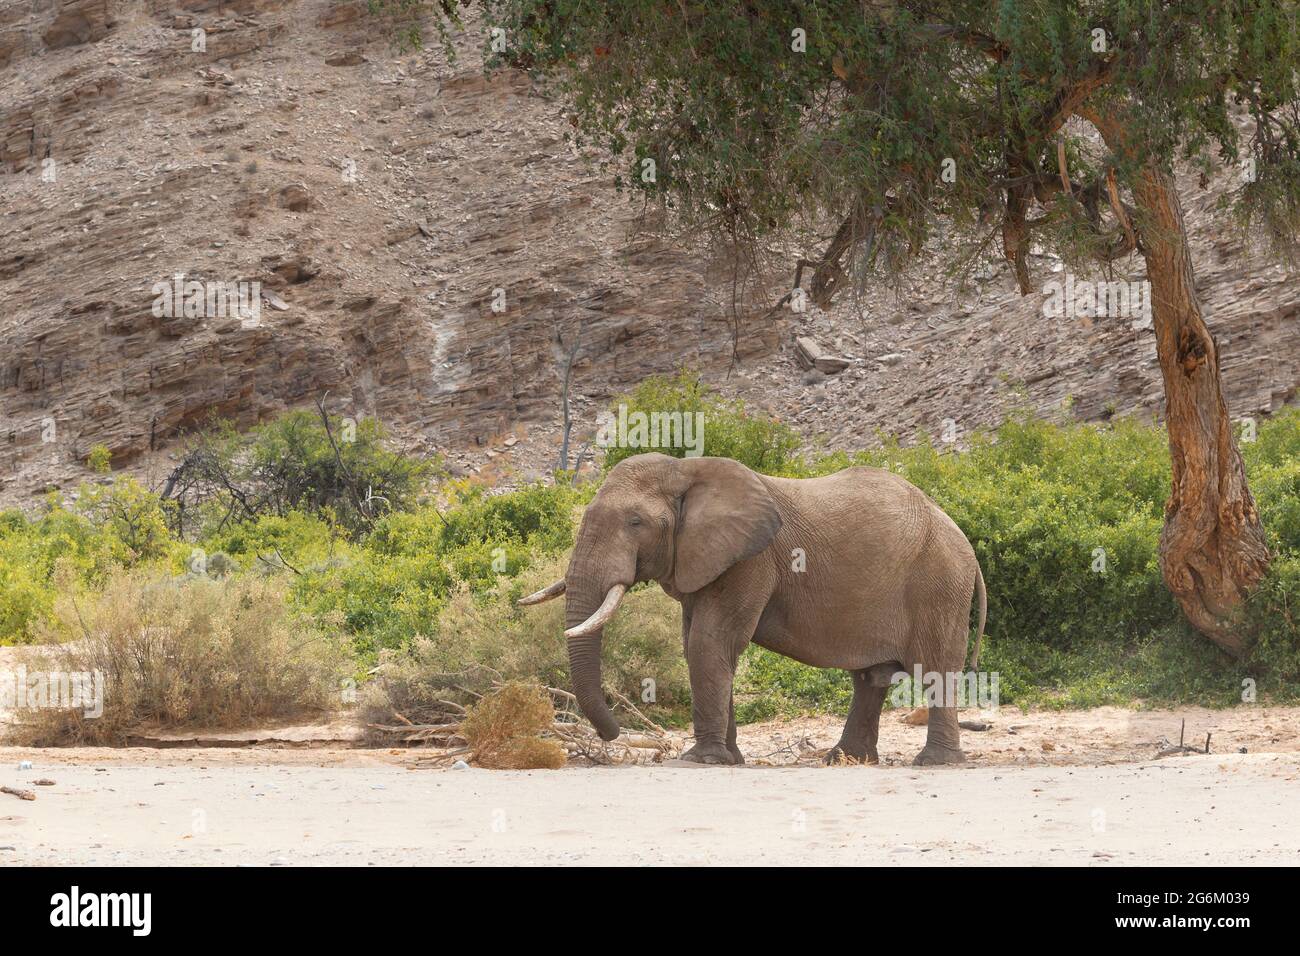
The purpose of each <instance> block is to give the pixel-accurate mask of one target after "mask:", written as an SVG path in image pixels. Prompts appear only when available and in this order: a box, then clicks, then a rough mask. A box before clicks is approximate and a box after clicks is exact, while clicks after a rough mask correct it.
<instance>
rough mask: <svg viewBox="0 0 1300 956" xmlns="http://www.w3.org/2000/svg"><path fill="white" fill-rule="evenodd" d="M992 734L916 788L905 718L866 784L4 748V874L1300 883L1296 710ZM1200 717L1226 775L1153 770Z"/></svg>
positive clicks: (777, 726) (791, 769)
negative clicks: (898, 875)
mask: <svg viewBox="0 0 1300 956" xmlns="http://www.w3.org/2000/svg"><path fill="white" fill-rule="evenodd" d="M967 719H972V720H974V719H981V716H979V715H975V714H973V713H972V714H970V715H967ZM982 719H984V720H985V721H986V722H988V723H990V728H989V729H988V730H987V731H984V732H971V731H967V732H965V733H964V734H963V737H964V741H965V746H966V749H967V752H968V754H969V756H970V758H971V759H970V763H969V764H968V765H967V766H965V767H961V768H946V767H945V768H924V769H914V768H912V767H910V766H908V765H907V764H906V763H905V762H904V761H905V760H907V759H910V757H911V755H912V754H914V753H915V752H916V750H918V749H919V748H920V746H921V743H922V741H923V739H924V734H925V730H924V728H922V727H912V726H908V725H906V724H903V723H902V722H901V721H900V716H899V715H898V714H892V713H891V714H886V716H885V718H884V721H883V723H882V732H881V756H882V763H881V765H880V766H872V767H834V768H823V767H820V766H818V765H817V759H818V754H819V753H820V752H821V751H822V750H823V749H824V748H825V747H826V746H828V745H829V744H831V743H833V742H834V740H835V739H836V736H837V732H838V725H837V724H836V722H834V721H831V720H826V719H809V720H802V721H793V722H786V723H770V724H760V725H754V726H751V727H747V728H744V729H743V731H742V735H741V741H740V743H741V747H742V749H743V750H745V751H746V753H747V755H748V756H749V759H750V765H749V766H746V767H743V768H695V767H690V766H685V767H680V766H674V765H671V764H670V765H662V766H639V767H570V768H567V769H564V770H559V771H533V772H504V771H489V770H480V769H469V770H452V769H446V767H445V765H441V766H440V765H438V764H437V763H436V762H435V761H434V760H433V759H431V758H432V754H430V753H429V752H428V751H414V750H405V749H393V750H368V749H358V748H356V747H353V746H348V745H346V744H340V743H338V742H337V739H336V738H338V737H340V736H345V735H346V734H345V733H344V732H340V728H339V725H333V726H332V727H331V728H325V729H318V730H317V732H316V734H315V737H316V739H315V742H314V744H313V739H312V738H313V734H312V733H311V732H309V731H308V730H304V729H303V728H281V729H279V730H276V731H268V730H260V731H257V732H251V733H249V734H248V735H247V736H248V737H250V738H251V739H256V740H259V741H261V742H262V743H261V744H260V745H257V746H252V747H247V748H237V747H230V746H221V747H210V746H202V747H194V746H180V747H170V748H166V749H157V748H146V747H133V748H124V749H105V748H76V749H59V750H32V749H21V748H0V785H9V786H14V787H19V788H23V789H31V790H32V791H33V792H35V793H36V796H37V798H36V800H34V801H24V800H19V799H17V798H15V797H12V796H9V795H5V794H0V865H6V864H9V865H12V864H38V865H39V864H74V865H76V864H108V865H116V864H144V865H185V864H215V865H239V864H251V865H275V864H306V865H340V864H342V865H349V864H351V865H392V864H417V863H418V864H532V863H539V864H540V863H561V864H601V863H615V864H634V865H661V864H690V863H736V864H746V863H748V864H753V863H764V864H768V865H773V864H778V865H779V864H799V863H823V864H851V863H858V864H862V863H889V864H917V865H933V864H934V863H936V862H947V863H961V864H968V865H969V864H980V863H1034V864H1049V865H1050V864H1087V865H1116V864H1156V863H1170V864H1190V865H1198V864H1203V865H1213V864H1221V863H1234V864H1250V863H1268V864H1292V865H1294V864H1300V830H1297V828H1296V827H1295V808H1296V806H1297V804H1296V794H1297V792H1300V709H1296V708H1263V707H1255V708H1238V709H1235V710H1231V711H1204V710H1196V709H1185V710H1178V711H1151V712H1139V713H1134V712H1130V711H1125V710H1120V709H1117V708H1103V709H1099V710H1094V711H1081V712H1070V713H1049V712H1041V713H1030V714H1021V713H1020V712H1018V711H1015V712H1012V711H1007V710H1003V711H1001V712H999V713H998V714H984V715H982ZM1184 719H1186V721H1187V731H1186V736H1187V739H1188V741H1191V740H1193V739H1195V741H1196V743H1197V744H1198V745H1200V744H1202V743H1203V741H1204V735H1205V734H1206V733H1210V734H1211V735H1212V737H1211V749H1212V752H1211V754H1209V755H1190V754H1189V755H1182V756H1168V757H1164V758H1159V759H1157V758H1156V757H1155V754H1156V753H1157V752H1158V751H1159V750H1160V749H1163V748H1164V747H1165V746H1167V745H1168V743H1169V742H1170V741H1172V742H1176V741H1177V738H1178V733H1179V729H1180V727H1181V724H1182V721H1183V720H1184ZM227 737H228V738H237V737H238V735H227ZM191 739H194V738H191ZM197 739H204V740H208V739H210V738H208V737H205V736H204V735H197ZM276 740H281V741H282V742H280V743H276V742H274V741H276ZM224 742H225V743H227V744H230V743H236V742H237V740H236V739H228V740H226V741H224ZM1241 748H1245V750H1246V751H1247V752H1245V753H1241V752H1239V751H1240V750H1241ZM23 760H28V761H31V762H32V765H33V766H32V768H31V769H30V770H21V771H20V770H18V769H17V768H18V765H19V762H20V761H23ZM38 780H46V781H52V784H50V785H37V783H36V781H38Z"/></svg>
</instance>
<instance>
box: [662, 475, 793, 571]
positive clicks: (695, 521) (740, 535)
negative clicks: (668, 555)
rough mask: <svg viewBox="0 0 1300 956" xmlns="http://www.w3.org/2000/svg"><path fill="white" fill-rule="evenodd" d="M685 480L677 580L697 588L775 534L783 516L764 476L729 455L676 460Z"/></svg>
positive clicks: (761, 548)
mask: <svg viewBox="0 0 1300 956" xmlns="http://www.w3.org/2000/svg"><path fill="white" fill-rule="evenodd" d="M674 463H675V466H676V469H677V471H678V474H679V476H680V479H681V482H682V484H681V486H680V487H681V488H682V491H681V499H680V500H681V505H680V509H679V512H678V514H679V517H678V522H677V538H676V548H677V554H676V558H675V561H674V564H673V580H674V584H675V585H676V587H677V590H679V591H681V592H682V593H683V594H689V593H691V592H692V591H698V590H699V589H700V588H702V587H704V586H705V585H706V584H708V583H710V582H711V581H713V580H714V579H715V578H716V577H718V576H719V575H720V574H722V572H723V571H726V570H727V568H729V567H731V566H732V565H733V564H736V563H737V562H738V561H744V560H745V559H746V558H752V557H753V556H754V555H756V554H758V553H759V552H760V551H762V550H763V549H764V548H766V547H767V546H768V545H769V544H771V543H772V539H773V538H775V537H776V533H777V531H779V530H780V528H781V515H780V512H778V511H777V508H776V502H775V501H773V500H772V496H771V494H769V493H768V490H767V486H766V485H764V484H763V481H762V479H760V478H759V477H758V475H756V474H754V473H753V472H752V471H750V470H749V469H748V468H746V467H745V466H744V465H742V464H740V463H739V462H737V461H733V460H732V459H730V458H685V459H680V460H678V459H674Z"/></svg>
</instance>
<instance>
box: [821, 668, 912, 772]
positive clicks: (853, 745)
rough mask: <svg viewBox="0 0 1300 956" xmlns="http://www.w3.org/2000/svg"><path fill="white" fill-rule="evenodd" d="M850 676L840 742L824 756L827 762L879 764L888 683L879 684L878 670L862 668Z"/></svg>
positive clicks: (891, 669) (890, 669)
mask: <svg viewBox="0 0 1300 956" xmlns="http://www.w3.org/2000/svg"><path fill="white" fill-rule="evenodd" d="M881 666H884V665H881ZM888 668H889V672H890V673H892V672H893V671H894V670H895V669H896V668H895V667H894V665H888ZM851 673H852V675H853V703H852V705H850V707H849V718H848V720H847V721H845V723H844V732H843V733H842V734H840V742H839V743H837V744H836V745H835V746H834V747H832V748H831V749H830V751H829V752H828V753H827V754H826V762H827V763H828V764H838V763H849V762H851V763H879V762H880V754H879V753H878V752H877V750H876V743H877V741H878V740H879V738H880V708H881V707H882V706H884V703H885V694H886V693H887V692H888V690H889V682H888V680H887V679H886V680H885V681H884V682H883V683H882V682H881V679H880V677H879V675H878V668H864V669H862V670H856V671H852V672H851Z"/></svg>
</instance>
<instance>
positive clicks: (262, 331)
mask: <svg viewBox="0 0 1300 956" xmlns="http://www.w3.org/2000/svg"><path fill="white" fill-rule="evenodd" d="M455 43H456V48H457V51H458V55H457V56H456V57H455V58H449V57H447V56H446V55H445V54H444V52H443V50H442V49H441V48H440V47H438V46H437V45H436V44H434V45H431V46H430V47H429V48H427V49H425V50H423V51H418V52H403V51H401V50H399V49H398V48H397V47H396V46H395V45H394V43H393V42H392V40H391V39H390V35H389V33H388V32H387V30H386V29H385V25H384V24H383V23H382V22H380V21H377V20H376V19H375V18H373V17H371V16H369V15H368V14H367V13H366V11H365V4H364V2H347V3H340V2H338V0H234V2H229V3H218V2H215V0H181V2H179V3H172V4H167V3H163V2H161V0H36V2H35V3H32V2H30V0H25V2H22V3H19V2H16V0H0V204H2V206H3V209H4V217H3V221H2V222H0V303H3V306H2V307H0V497H3V498H4V499H5V500H7V501H24V500H30V498H31V496H32V495H33V494H36V493H38V492H40V491H42V490H44V489H45V488H47V487H49V486H50V485H59V484H64V483H67V482H69V481H74V480H76V479H77V478H78V477H79V476H83V475H84V474H85V471H84V468H83V467H82V465H83V462H84V460H85V456H86V453H87V452H88V450H89V448H90V447H91V446H92V445H93V444H96V443H103V444H106V445H107V446H108V447H109V448H110V450H111V451H112V452H113V456H114V457H113V460H114V463H115V465H116V466H117V467H127V468H131V469H133V470H137V471H143V472H145V473H146V474H149V475H152V476H153V477H155V478H156V477H157V475H158V474H159V473H160V471H163V470H166V468H167V467H168V465H167V458H168V455H169V454H170V453H171V452H172V451H174V449H175V444H176V440H177V438H178V436H180V435H182V434H183V433H184V432H185V431H186V430H187V429H191V428H193V427H195V426H197V425H200V424H201V423H203V422H204V421H206V420H207V419H208V418H209V417H211V416H213V415H218V416H224V417H229V418H233V419H235V420H236V421H237V422H239V423H240V424H241V425H244V426H247V425H250V424H252V423H254V422H257V421H259V420H263V419H265V418H267V417H269V416H271V415H274V414H275V413H277V412H279V411H281V410H283V409H285V408H289V407H295V406H302V405H307V404H310V403H312V402H314V401H315V400H317V399H318V398H320V397H321V396H323V395H326V394H327V393H328V396H329V397H328V404H329V406H330V408H331V409H332V410H334V411H337V412H340V413H343V414H354V415H357V414H371V415H377V416H378V417H380V418H381V419H382V420H383V421H384V422H385V423H387V424H388V425H390V426H391V427H392V428H393V429H394V431H396V432H397V433H398V434H399V435H401V436H402V437H403V438H405V439H407V440H408V441H410V442H412V443H415V444H416V445H417V446H420V445H422V446H423V447H424V448H426V449H431V448H435V447H436V448H438V449H439V450H442V451H444V452H445V453H447V454H448V455H449V456H450V457H451V458H452V459H453V460H459V461H461V462H463V463H464V465H465V466H466V467H470V468H477V467H479V466H481V465H482V464H483V463H484V462H485V461H486V460H487V458H489V457H491V458H497V457H498V456H500V457H501V460H506V461H509V462H512V463H514V465H515V466H517V470H518V471H520V472H521V473H530V472H531V473H536V472H537V471H538V470H539V469H541V468H544V467H546V466H548V465H549V464H550V463H551V462H553V460H554V447H555V444H556V436H557V433H558V418H559V411H558V399H557V395H558V394H559V391H560V387H561V382H562V379H563V373H564V367H565V364H566V360H567V355H568V353H569V349H570V347H571V346H572V345H573V343H574V342H575V340H576V341H577V342H578V345H579V349H578V351H577V353H576V354H577V359H576V361H575V365H574V387H573V392H574V396H575V406H576V414H577V416H578V418H579V419H580V421H582V422H584V423H587V424H589V423H590V421H591V419H592V417H593V413H594V410H595V408H596V403H597V401H599V400H600V399H602V398H603V397H605V396H607V395H609V394H610V393H611V392H612V391H615V390H618V389H621V388H624V387H626V386H628V385H630V384H632V383H634V382H635V381H637V380H638V379H640V378H641V377H643V376H644V375H646V374H648V373H651V372H655V371H668V370H671V369H673V368H675V367H677V366H679V365H689V366H694V367H697V368H701V369H703V370H705V371H706V373H707V374H708V376H709V377H711V378H713V379H714V380H716V381H717V382H718V383H719V384H720V385H721V387H722V388H723V389H724V390H728V391H732V392H735V393H737V394H741V395H745V396H748V397H749V398H751V399H752V400H754V401H756V402H758V403H759V404H762V405H764V406H765V407H768V408H770V409H772V410H773V411H774V412H776V413H778V414H780V415H782V416H783V417H786V418H790V419H793V420H795V421H796V422H798V423H799V424H801V425H802V426H803V427H804V428H805V429H806V430H807V432H808V433H809V434H813V433H823V434H825V435H826V436H827V437H828V438H830V439H831V440H832V441H833V442H835V443H837V444H843V445H848V446H854V445H860V444H865V443H868V442H870V441H872V440H873V438H872V436H873V433H874V432H875V430H876V429H884V430H887V431H893V432H900V433H903V434H909V433H911V432H912V431H914V430H915V429H918V428H921V429H927V430H930V431H932V432H938V431H940V430H941V429H942V428H943V427H944V422H945V421H947V420H951V421H952V422H954V423H956V425H957V427H958V428H959V429H960V428H964V427H969V426H973V425H976V424H991V423H994V422H996V421H997V420H998V418H999V417H1000V416H1001V415H1002V414H1003V411H1004V408H1005V402H1006V398H1007V396H1008V394H1010V393H1011V392H1013V391H1014V390H1016V389H1017V388H1020V389H1021V390H1023V393H1024V395H1025V397H1026V398H1027V400H1028V401H1029V402H1030V403H1031V404H1032V405H1033V406H1035V407H1036V408H1038V409H1039V410H1040V411H1043V412H1048V413H1054V414H1060V413H1061V412H1060V408H1061V405H1062V402H1063V400H1064V399H1065V398H1066V397H1067V396H1069V397H1071V398H1072V400H1073V405H1072V406H1071V409H1070V412H1069V414H1073V415H1075V416H1077V417H1081V418H1085V419H1099V418H1104V417H1106V416H1108V415H1110V414H1113V413H1114V412H1117V411H1120V412H1122V411H1128V410H1132V409H1145V410H1149V411H1151V412H1153V413H1154V412H1157V411H1158V409H1159V405H1160V386H1159V373H1158V369H1157V368H1156V366H1155V356H1154V345H1153V340H1152V336H1151V333H1150V332H1149V331H1143V330H1140V329H1137V330H1135V329H1134V328H1133V327H1132V322H1131V321H1130V320H1129V319H1128V318H1120V319H1113V318H1105V317H1096V318H1091V317H1060V318H1046V317H1044V315H1043V314H1042V308H1041V305H1042V302H1041V297H1038V296H1032V297H1029V298H1021V297H1020V296H1018V295H1017V294H1016V293H1015V292H1014V288H1013V284H1012V282H1011V280H1010V278H1009V277H1008V276H1007V274H1006V272H1005V270H1004V269H1002V268H1001V267H1000V266H998V265H997V264H996V263H994V264H990V265H989V266H988V267H987V268H986V269H984V270H983V272H982V275H981V276H979V277H978V278H977V279H976V280H975V281H974V282H973V284H972V285H970V286H969V287H968V288H967V289H966V290H964V291H953V290H952V289H951V288H949V287H947V286H942V285H940V284H939V283H938V282H937V281H921V282H918V283H916V284H914V285H913V286H911V287H909V288H908V289H907V290H906V291H905V292H904V293H903V294H902V295H901V296H896V295H893V294H886V293H884V292H881V291H878V290H866V291H865V292H864V293H863V294H862V295H861V296H860V297H858V298H856V299H849V298H846V299H845V300H844V301H842V302H840V303H838V304H837V305H836V307H835V308H834V309H833V310H832V311H831V312H829V313H815V314H814V313H804V314H794V313H791V312H789V311H788V310H786V311H784V312H782V313H781V314H780V315H778V316H777V317H776V318H763V314H764V312H765V308H763V304H764V303H766V302H767V301H769V296H771V290H770V289H767V290H757V289H755V290H753V295H754V298H753V299H744V298H742V300H741V302H740V306H739V309H738V314H739V320H738V321H739V325H740V335H739V338H738V343H739V356H738V357H739V364H738V365H736V366H735V367H734V368H733V367H732V359H733V341H732V325H731V323H732V288H731V284H730V282H729V281H727V280H726V279H725V276H726V268H725V266H723V265H721V264H720V263H719V262H717V261H715V260H712V259H710V258H709V257H708V256H706V255H702V254H701V253H700V252H699V251H698V250H684V249H682V248H680V247H678V246H675V245H673V244H670V243H668V242H665V241H659V240H655V239H653V238H649V234H648V233H647V232H646V231H644V230H642V229H640V228H639V227H638V226H639V224H638V220H637V215H638V213H639V210H638V208H637V207H636V206H634V205H633V204H632V203H631V201H630V200H629V199H628V198H627V197H626V196H623V195H620V194H618V193H617V192H615V191H614V190H613V189H612V187H611V186H610V181H611V174H610V173H609V172H608V171H606V170H602V169H601V168H600V166H599V162H598V161H599V159H600V157H599V156H596V155H581V154H579V153H578V152H577V151H576V150H575V149H574V148H573V147H572V146H571V145H570V144H569V142H568V141H567V140H566V138H565V133H566V132H567V131H568V130H569V125H568V122H567V119H566V117H565V113H564V110H563V108H562V105H561V104H559V103H558V102H556V101H555V100H553V99H550V98H548V97H547V95H545V93H544V91H542V90H540V89H538V88H537V87H536V86H535V85H534V83H533V81H532V80H530V78H529V77H528V76H527V75H525V74H523V73H519V72H515V71H504V72H496V73H493V74H490V75H485V73H484V72H483V69H482V60H481V56H480V53H479V50H480V47H481V29H480V28H479V27H478V26H476V25H475V24H473V23H470V24H469V29H468V30H467V31H466V33H465V34H464V35H460V36H458V37H457V38H456V41H455ZM1223 188H1226V186H1225V185H1224V183H1223V182H1220V183H1218V184H1211V185H1210V186H1209V187H1207V188H1205V189H1202V188H1200V186H1199V184H1197V183H1195V182H1189V183H1188V189H1187V192H1186V194H1185V195H1187V196H1188V197H1189V199H1188V201H1187V205H1188V216H1189V222H1190V224H1191V227H1192V229H1193V233H1194V243H1195V248H1196V255H1197V259H1196V266H1197V270H1198V280H1199V284H1200V289H1201V292H1202V295H1203V297H1204V300H1205V304H1206V309H1207V313H1208V317H1209V320H1210V324H1211V326H1212V328H1213V329H1214V331H1215V333H1216V335H1217V336H1218V338H1219V342H1220V345H1221V348H1222V352H1223V363H1224V367H1225V379H1226V381H1227V383H1228V387H1229V389H1230V395H1229V401H1230V406H1231V408H1232V409H1233V411H1234V413H1236V414H1238V415H1247V414H1257V413H1259V412H1264V411H1268V410H1271V409H1275V408H1276V407H1278V406H1279V405H1280V404H1282V403H1283V402H1286V401H1289V400H1291V399H1292V398H1293V397H1294V396H1295V392H1296V386H1297V384H1298V383H1300V322H1298V320H1297V315H1298V313H1300V287H1297V285H1296V284H1295V283H1294V282H1292V281H1290V280H1289V279H1288V277H1287V275H1286V274H1285V273H1283V272H1282V271H1281V270H1279V269H1277V268H1274V267H1273V266H1271V265H1268V264H1267V260H1266V259H1264V258H1262V257H1259V256H1255V255H1252V254H1251V253H1250V252H1249V251H1248V250H1247V249H1246V248H1244V247H1243V246H1242V245H1241V244H1240V243H1239V242H1238V241H1236V240H1233V239H1231V238H1228V236H1229V233H1228V232H1227V230H1226V229H1225V227H1224V224H1223V222H1222V220H1221V219H1220V218H1219V217H1218V216H1216V214H1215V213H1214V212H1213V205H1214V202H1215V200H1216V198H1217V197H1218V195H1220V194H1221V192H1222V189H1223ZM1136 265H1137V266H1140V261H1139V262H1137V263H1136ZM1038 267H1039V268H1038V275H1039V276H1040V278H1041V279H1042V280H1043V281H1049V280H1051V279H1052V278H1053V277H1054V276H1058V274H1059V272H1060V269H1061V267H1060V265H1059V263H1054V262H1053V261H1052V260H1050V259H1048V258H1046V257H1040V258H1039V261H1038ZM1054 270H1055V271H1054ZM175 276H182V277H183V280H182V281H183V282H197V283H201V284H202V286H201V288H211V287H212V286H214V285H225V284H231V286H232V288H233V286H234V285H235V284H238V283H244V284H246V286H245V287H247V288H251V289H253V290H255V291H254V299H253V300H252V304H253V305H255V306H256V307H255V308H251V309H250V308H247V307H246V308H245V309H244V310H243V311H242V312H241V311H240V310H238V309H222V308H218V309H217V310H216V314H213V310H212V309H203V310H200V312H199V313H198V314H187V312H186V310H185V309H183V308H178V309H172V310H168V309H163V310H162V311H161V314H160V310H159V308H158V298H159V295H158V288H159V284H160V283H161V284H162V285H163V286H169V285H170V284H171V283H172V282H173V281H174V279H173V277H175ZM1058 277H1059V276H1058ZM1133 277H1134V278H1140V272H1139V273H1137V274H1135V276H1133ZM253 283H257V284H258V285H252V284H253ZM241 288H243V287H241ZM759 300H762V301H761V302H760V301H759ZM248 304H249V303H246V306H247V305H248ZM796 334H806V335H812V336H813V337H815V338H816V339H817V340H818V341H820V342H821V343H822V344H823V345H824V346H825V347H827V348H828V349H833V350H835V351H837V352H841V353H844V354H845V355H846V356H847V357H848V358H850V359H851V360H852V361H851V362H850V364H849V367H848V368H847V369H846V370H845V371H843V372H840V373H838V374H837V375H833V376H830V377H825V376H822V375H821V374H820V373H805V372H803V371H802V370H801V369H800V368H799V366H798V365H797V363H796V362H795V356H794V352H793V347H792V342H793V338H794V336H795V335H796ZM507 433H509V434H510V436H511V437H510V438H509V442H508V444H507V442H506V441H505V436H506V435H507ZM507 470H509V469H507Z"/></svg>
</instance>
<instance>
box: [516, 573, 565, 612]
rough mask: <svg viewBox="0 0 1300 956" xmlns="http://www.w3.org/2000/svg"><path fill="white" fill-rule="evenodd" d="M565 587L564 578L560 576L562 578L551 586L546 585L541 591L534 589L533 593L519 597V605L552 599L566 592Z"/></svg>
mask: <svg viewBox="0 0 1300 956" xmlns="http://www.w3.org/2000/svg"><path fill="white" fill-rule="evenodd" d="M564 588H565V581H564V578H560V580H558V581H556V582H555V583H554V584H552V585H550V586H549V587H544V588H542V589H541V590H540V591H534V592H533V593H532V594H530V595H528V597H521V598H520V599H519V606H520V607H526V606H527V605H529V604H541V603H542V602H544V601H549V600H551V598H557V597H559V596H560V595H561V594H563V593H564Z"/></svg>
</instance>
